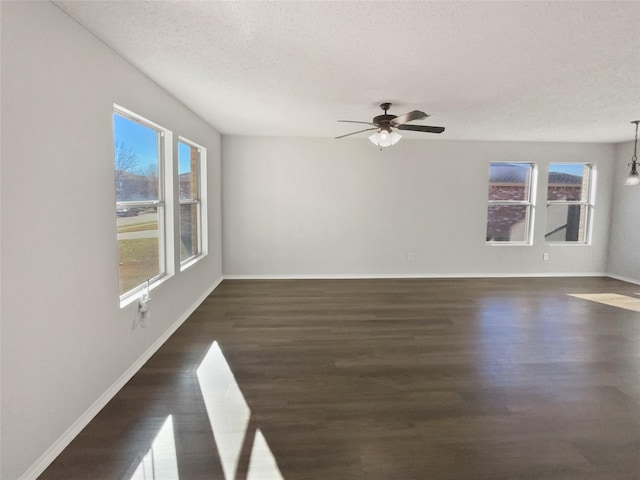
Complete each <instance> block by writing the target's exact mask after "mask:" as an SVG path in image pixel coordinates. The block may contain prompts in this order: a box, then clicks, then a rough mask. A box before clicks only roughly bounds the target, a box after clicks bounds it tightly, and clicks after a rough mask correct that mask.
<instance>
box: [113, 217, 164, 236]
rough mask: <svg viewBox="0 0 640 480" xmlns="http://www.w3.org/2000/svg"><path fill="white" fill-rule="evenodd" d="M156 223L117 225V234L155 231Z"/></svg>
mask: <svg viewBox="0 0 640 480" xmlns="http://www.w3.org/2000/svg"><path fill="white" fill-rule="evenodd" d="M157 229H158V222H157V221H155V220H154V221H151V222H139V223H129V224H126V225H118V233H126V232H142V231H145V230H157Z"/></svg>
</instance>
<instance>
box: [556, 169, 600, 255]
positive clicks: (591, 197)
mask: <svg viewBox="0 0 640 480" xmlns="http://www.w3.org/2000/svg"><path fill="white" fill-rule="evenodd" d="M554 163H556V164H563V165H565V164H566V165H568V164H575V165H585V166H588V167H589V182H588V183H587V189H588V191H587V199H586V200H580V201H578V200H569V201H567V200H547V203H546V205H547V207H548V206H549V205H583V206H585V207H587V212H586V214H585V222H586V224H587V228H586V231H585V234H584V240H582V241H576V242H571V241H566V240H564V241H562V240H555V241H554V240H549V241H547V239H546V238H545V244H547V245H549V246H552V247H581V246H585V245H586V246H588V245H591V240H592V235H593V219H594V216H595V198H596V197H595V190H596V175H597V170H596V166H595V165H594V164H593V163H589V162H551V163H550V164H549V167H551V165H552V164H554ZM548 178H549V177H548V172H547V181H548ZM545 220H546V219H545ZM546 231H547V228H546V224H545V234H546Z"/></svg>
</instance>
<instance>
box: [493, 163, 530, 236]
mask: <svg viewBox="0 0 640 480" xmlns="http://www.w3.org/2000/svg"><path fill="white" fill-rule="evenodd" d="M535 173H536V169H535V165H534V164H532V163H513V162H491V165H490V167H489V198H488V202H489V205H488V210H487V238H486V239H487V242H488V243H491V244H521V245H529V244H531V238H532V234H533V227H532V225H533V207H534V191H535V185H534V183H535Z"/></svg>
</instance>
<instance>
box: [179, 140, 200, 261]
mask: <svg viewBox="0 0 640 480" xmlns="http://www.w3.org/2000/svg"><path fill="white" fill-rule="evenodd" d="M205 168H206V149H205V148H204V147H201V146H199V145H196V144H195V143H193V142H189V141H188V140H186V139H183V138H181V139H180V141H179V142H178V175H179V179H180V180H179V190H180V195H179V197H180V264H181V265H182V268H186V267H187V266H188V265H190V264H191V262H192V261H193V260H195V259H197V258H198V257H199V256H201V255H204V254H205V253H206V252H204V251H203V244H206V241H203V237H204V235H205V229H204V228H203V216H204V214H203V210H204V208H205V207H204V205H203V202H202V195H203V193H204V192H206V185H204V183H205V179H206V174H205Z"/></svg>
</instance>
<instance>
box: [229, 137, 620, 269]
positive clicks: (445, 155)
mask: <svg viewBox="0 0 640 480" xmlns="http://www.w3.org/2000/svg"><path fill="white" fill-rule="evenodd" d="M613 151H614V147H613V145H605V144H575V143H574V144H569V143H567V144H559V143H510V142H459V141H445V140H410V139H403V140H402V141H401V142H400V143H398V144H397V145H396V146H394V147H392V148H389V149H386V150H384V151H382V152H381V151H379V150H378V149H377V148H376V147H375V146H373V145H372V144H371V143H370V142H369V141H368V140H367V139H366V138H360V139H354V138H350V139H342V140H333V139H313V138H298V139H292V138H261V137H241V136H230V137H228V136H225V137H223V145H222V152H223V153H222V157H223V167H222V176H223V185H224V189H223V246H224V247H223V259H224V260H223V271H224V274H225V276H227V275H229V276H260V275H263V276H293V277H295V276H311V277H313V276H323V275H326V276H341V275H343V276H351V275H353V276H357V275H365V276H366V275H371V276H375V275H418V276H422V275H424V276H446V275H483V274H486V275H500V274H504V275H509V274H514V275H529V274H539V275H544V274H597V273H602V272H604V271H605V266H606V254H607V242H608V227H609V209H610V193H611V177H612V159H613ZM491 161H523V162H535V163H536V164H537V165H538V166H539V181H538V188H537V197H538V205H539V208H538V209H537V212H536V213H537V215H536V220H535V227H534V243H533V246H488V245H486V243H485V235H486V215H487V213H486V211H487V188H488V176H489V162H491ZM549 162H592V163H593V164H595V165H596V169H597V175H598V185H597V191H596V192H597V199H596V203H597V209H596V214H595V228H594V232H593V241H592V244H591V245H588V246H584V245H577V246H576V245H574V246H549V245H545V243H544V222H545V216H544V213H545V207H544V201H545V198H546V197H545V191H546V184H547V178H546V175H547V173H546V172H547V165H548V163H549ZM409 252H411V253H413V261H409V260H408V253H409ZM544 252H548V253H549V255H550V260H549V261H543V253H544Z"/></svg>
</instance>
